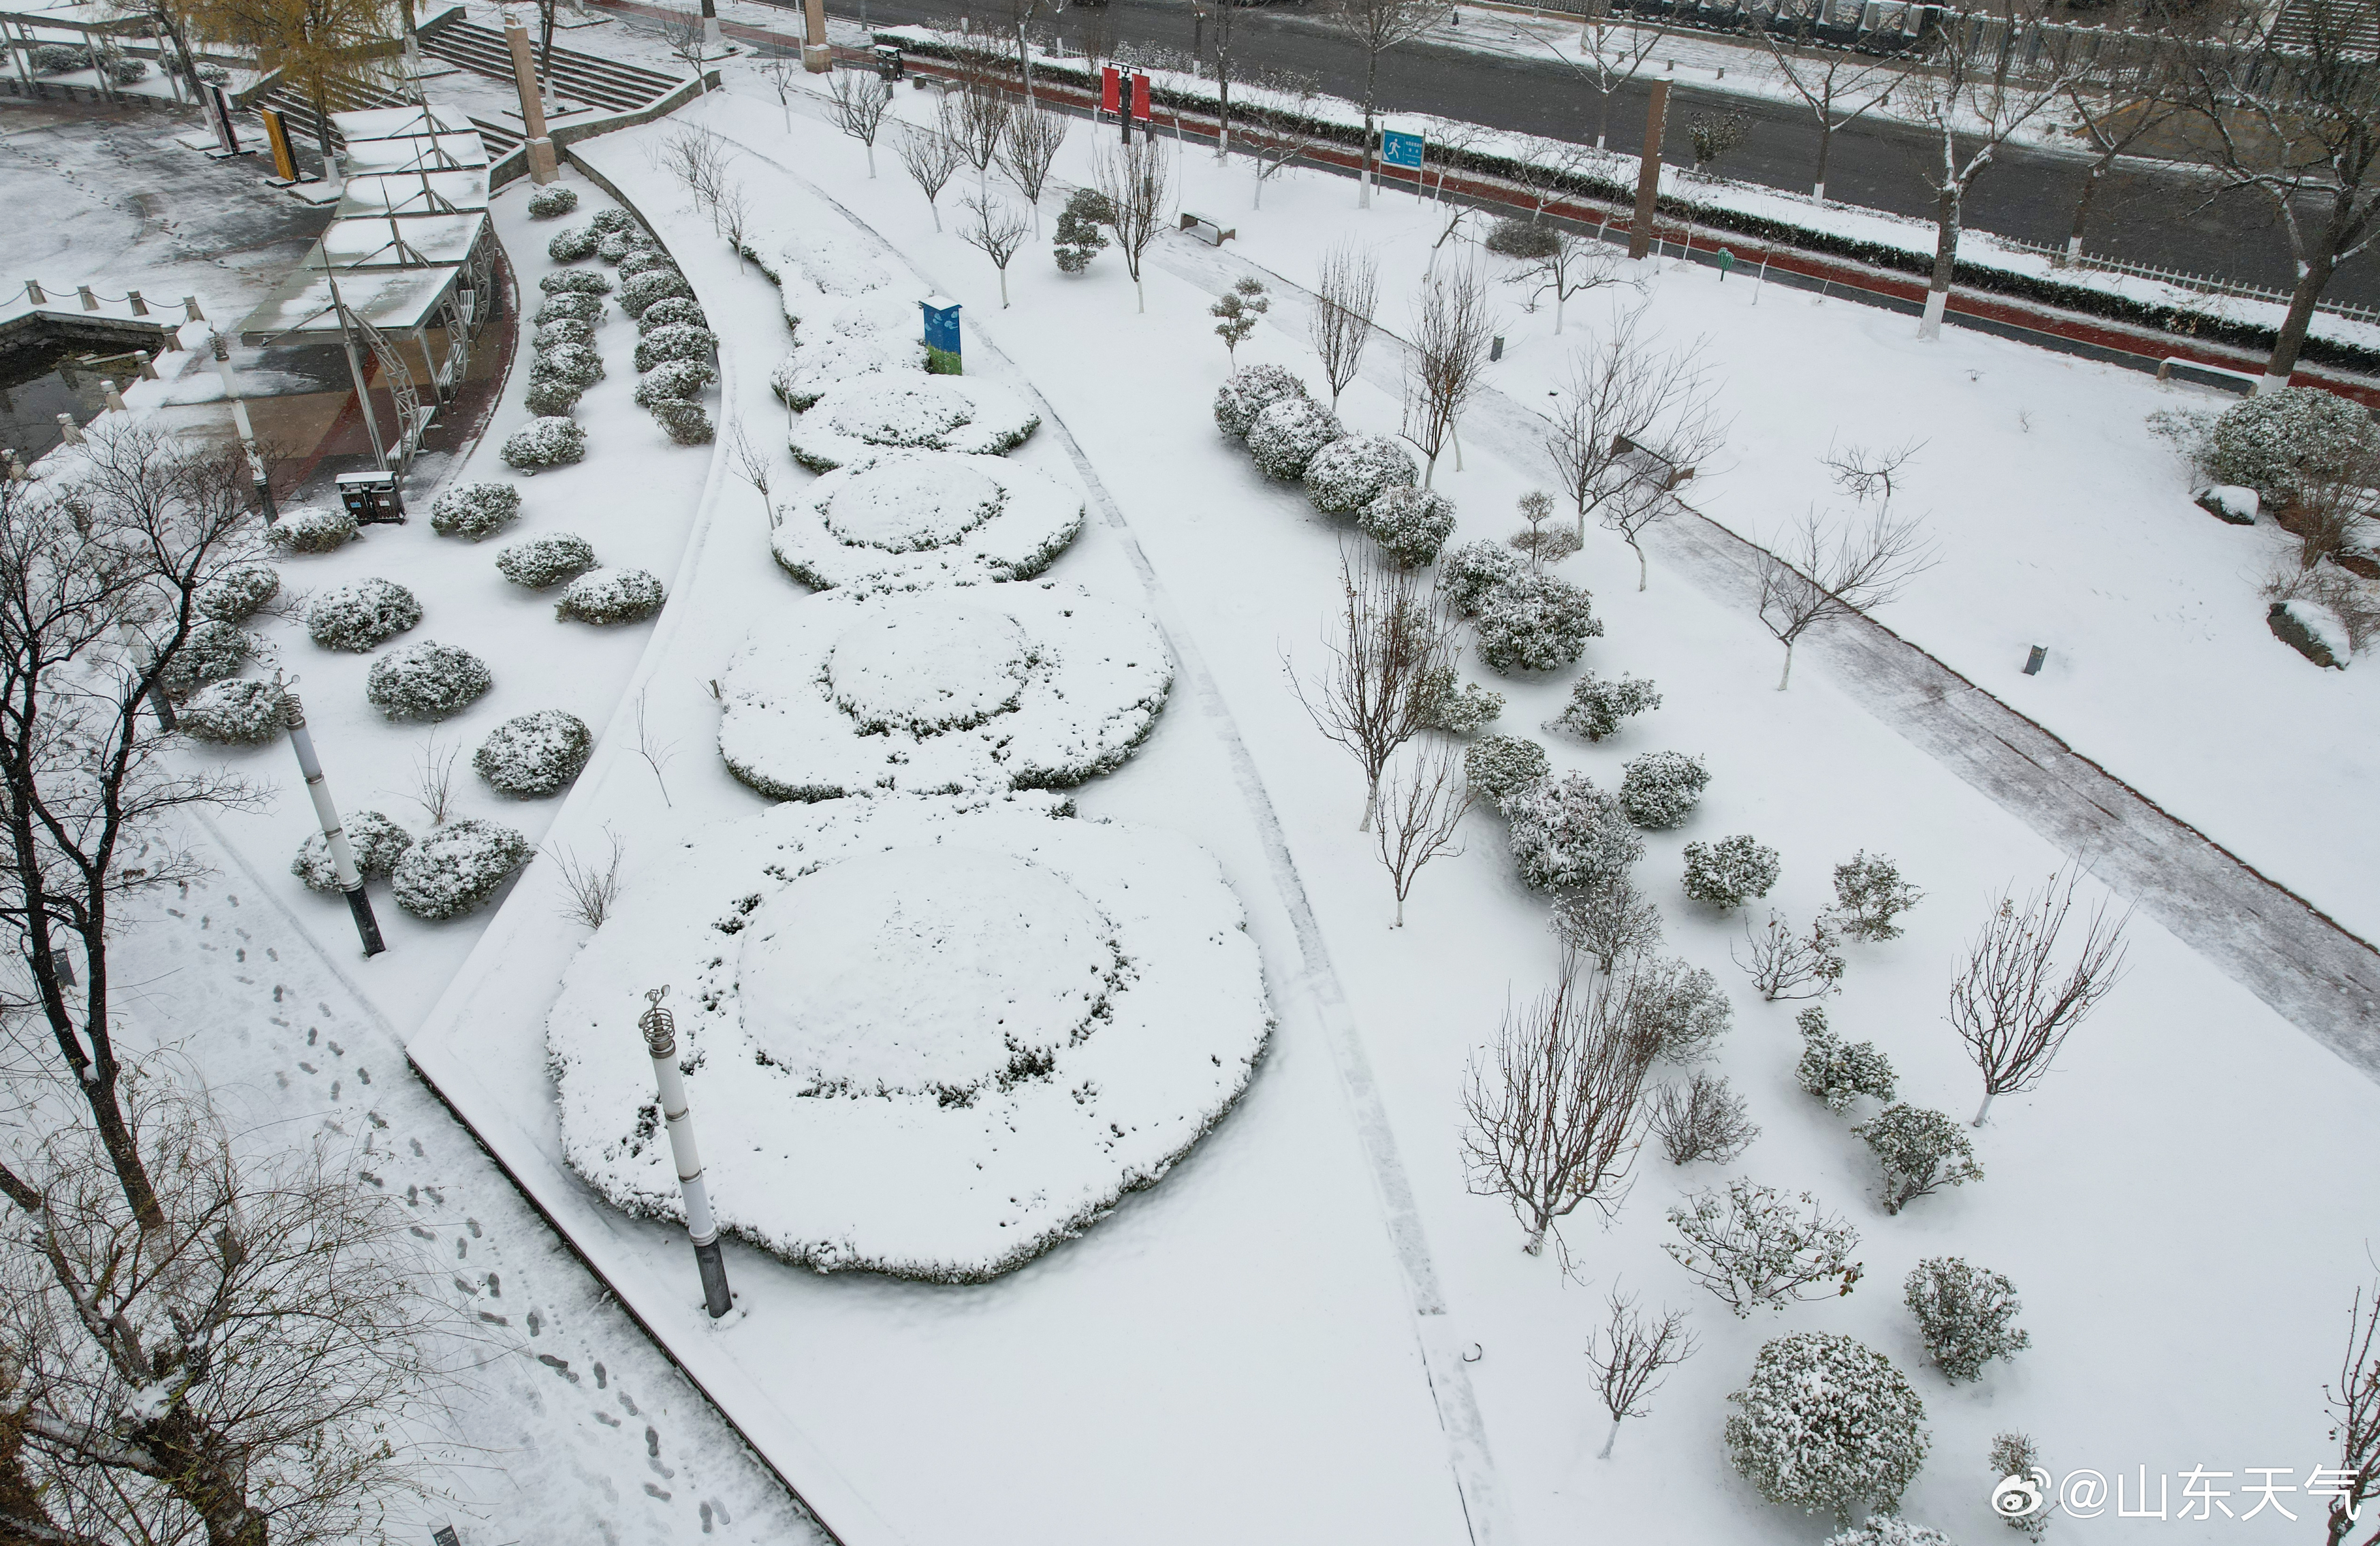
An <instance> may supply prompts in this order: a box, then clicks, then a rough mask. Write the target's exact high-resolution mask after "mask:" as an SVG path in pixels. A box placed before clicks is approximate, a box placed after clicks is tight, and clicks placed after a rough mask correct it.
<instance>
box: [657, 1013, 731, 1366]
mask: <svg viewBox="0 0 2380 1546" xmlns="http://www.w3.org/2000/svg"><path fill="white" fill-rule="evenodd" d="M668 993H669V989H668V987H667V986H662V987H657V988H649V989H647V990H646V992H645V1002H646V1004H647V1005H648V1006H650V1007H649V1008H648V1009H646V1010H645V1012H644V1013H643V1014H641V1015H638V1016H637V1030H639V1031H641V1032H643V1033H645V1050H646V1051H647V1052H649V1053H650V1054H651V1055H652V1059H653V1082H654V1083H655V1084H657V1085H659V1086H660V1087H661V1096H662V1126H664V1127H666V1128H667V1129H669V1141H670V1157H671V1158H672V1159H674V1160H675V1161H676V1162H677V1184H678V1190H680V1191H682V1192H684V1193H685V1194H686V1236H687V1238H690V1239H691V1240H693V1242H694V1266H695V1271H697V1272H698V1273H699V1274H702V1307H703V1308H704V1309H705V1310H709V1311H710V1318H711V1319H712V1320H714V1321H716V1320H718V1319H719V1318H720V1317H721V1316H722V1315H724V1314H726V1313H727V1312H728V1311H729V1310H733V1309H735V1301H734V1299H732V1298H730V1297H729V1296H728V1292H727V1263H726V1262H724V1261H723V1260H722V1259H721V1257H720V1254H719V1222H718V1220H716V1219H714V1218H712V1217H711V1216H710V1190H709V1189H708V1188H707V1187H705V1186H704V1185H703V1182H702V1156H701V1155H700V1154H698V1153H696V1152H695V1147H694V1117H693V1115H692V1114H691V1113H690V1112H688V1111H687V1110H686V1078H685V1076H684V1075H683V1074H681V1073H679V1071H678V1067H677V1021H675V1020H674V1018H672V1016H671V1014H670V1012H669V1011H668V1010H667V1009H662V997H663V996H666V995H667V994H668Z"/></svg>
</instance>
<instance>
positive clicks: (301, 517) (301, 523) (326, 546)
mask: <svg viewBox="0 0 2380 1546" xmlns="http://www.w3.org/2000/svg"><path fill="white" fill-rule="evenodd" d="M355 535H356V518H355V517H354V516H352V515H350V514H348V513H346V509H345V508H344V507H342V506H338V505H333V506H332V507H330V508H329V509H319V508H302V509H297V510H285V511H283V512H282V513H281V519H279V520H278V521H275V522H273V525H269V526H267V527H265V528H264V539H265V540H266V541H267V542H270V543H272V544H273V547H274V548H276V549H277V550H280V551H282V552H285V553H327V552H331V551H333V550H335V549H339V548H344V547H346V545H347V544H348V543H349V542H351V541H353V540H355Z"/></svg>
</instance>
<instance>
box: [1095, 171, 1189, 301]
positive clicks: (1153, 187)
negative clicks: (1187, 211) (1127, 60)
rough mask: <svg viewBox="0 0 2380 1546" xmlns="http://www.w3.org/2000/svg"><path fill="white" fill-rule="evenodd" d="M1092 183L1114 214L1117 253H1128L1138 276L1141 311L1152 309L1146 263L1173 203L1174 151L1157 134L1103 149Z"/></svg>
mask: <svg viewBox="0 0 2380 1546" xmlns="http://www.w3.org/2000/svg"><path fill="white" fill-rule="evenodd" d="M1091 182H1092V184H1093V186H1095V187H1098V189H1099V197H1101V198H1102V199H1106V200H1107V201H1108V207H1109V208H1110V209H1111V210H1112V211H1114V214H1113V217H1112V225H1113V228H1114V231H1115V238H1116V250H1117V251H1119V252H1121V253H1123V266H1124V270H1125V272H1128V273H1130V274H1131V275H1132V291H1133V296H1134V301H1135V308H1136V309H1138V310H1141V311H1147V309H1148V294H1147V291H1146V290H1145V289H1143V288H1142V285H1141V280H1140V260H1141V256H1142V254H1144V253H1146V252H1147V250H1148V244H1149V243H1151V242H1153V241H1155V240H1156V239H1157V233H1158V232H1159V231H1160V229H1162V228H1163V227H1164V224H1165V216H1166V211H1167V209H1168V208H1169V206H1171V205H1172V202H1173V152H1172V151H1169V150H1167V149H1166V148H1165V141H1164V140H1162V139H1158V138H1157V136H1155V135H1154V134H1144V135H1142V136H1141V137H1140V138H1139V139H1135V140H1134V141H1133V142H1132V143H1131V144H1129V145H1119V146H1111V147H1109V148H1107V149H1105V150H1103V151H1099V154H1098V156H1097V157H1096V158H1095V159H1094V160H1093V161H1092V163H1091Z"/></svg>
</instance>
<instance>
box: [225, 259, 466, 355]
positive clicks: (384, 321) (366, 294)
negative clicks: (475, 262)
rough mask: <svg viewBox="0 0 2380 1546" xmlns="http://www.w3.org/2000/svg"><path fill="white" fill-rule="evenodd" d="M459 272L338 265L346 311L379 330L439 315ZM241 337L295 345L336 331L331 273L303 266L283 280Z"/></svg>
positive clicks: (407, 327)
mask: <svg viewBox="0 0 2380 1546" xmlns="http://www.w3.org/2000/svg"><path fill="white" fill-rule="evenodd" d="M460 272H462V271H461V270H460V269H457V268H453V267H447V266H441V267H438V268H432V269H342V270H340V271H339V272H338V286H339V298H340V299H342V300H344V301H345V302H346V307H347V310H348V311H349V312H350V313H352V314H353V315H355V316H358V317H360V318H362V319H363V320H365V321H367V322H370V324H371V325H372V326H374V327H376V328H380V329H382V330H383V331H395V332H411V331H412V330H413V329H415V328H418V327H420V326H422V325H423V324H425V323H427V322H428V321H429V320H431V318H432V317H434V316H435V315H436V314H437V311H438V305H439V302H441V301H443V300H444V299H445V298H446V292H447V291H448V290H449V289H451V288H452V287H453V286H454V284H455V275H456V274H458V273H460ZM239 336H240V342H241V343H243V344H251V345H255V344H297V343H307V342H315V341H320V340H322V339H329V338H336V337H338V336H339V319H338V317H337V315H336V313H335V311H334V308H333V307H332V303H331V277H330V276H329V275H327V274H325V273H323V272H322V271H321V270H320V269H301V270H299V271H298V272H296V273H294V274H292V275H290V276H289V277H288V278H287V279H285V280H283V281H282V282H281V284H280V285H279V286H278V287H276V288H275V289H274V290H273V294H271V295H270V296H266V297H265V298H264V304H263V305H261V306H260V307H258V308H256V309H255V310H253V311H251V312H249V314H248V318H247V320H245V321H242V322H241V323H240V324H239Z"/></svg>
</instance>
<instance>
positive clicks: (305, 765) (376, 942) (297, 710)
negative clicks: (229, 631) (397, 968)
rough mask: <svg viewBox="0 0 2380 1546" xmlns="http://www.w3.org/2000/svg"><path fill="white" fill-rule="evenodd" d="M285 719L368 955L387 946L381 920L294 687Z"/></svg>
mask: <svg viewBox="0 0 2380 1546" xmlns="http://www.w3.org/2000/svg"><path fill="white" fill-rule="evenodd" d="M281 701H282V704H283V707H284V710H285V723H286V724H287V725H288V727H289V744H290V746H291V747H292V748H294V749H295V750H296V751H297V771H299V772H300V773H303V774H304V775H305V776H306V793H307V795H308V796H309V797H310V799H312V801H313V802H314V818H315V819H316V820H317V821H319V822H321V823H322V839H323V841H325V842H326V843H328V844H329V845H330V849H331V873H332V875H333V876H335V877H336V878H337V880H338V883H339V889H340V890H341V891H342V892H343V893H345V894H346V899H347V911H348V912H351V913H353V914H354V915H355V920H356V933H357V935H358V936H360V937H361V938H362V940H363V943H364V955H365V956H366V957H367V958H369V957H371V956H376V955H378V954H380V953H381V952H382V951H383V950H384V949H386V948H388V947H387V946H386V945H383V943H381V937H380V920H379V919H377V918H375V917H373V916H372V905H371V899H370V897H368V896H366V895H364V877H363V872H362V871H360V870H358V869H357V868H356V851H355V848H354V846H353V845H352V844H350V843H349V842H348V841H347V834H346V828H345V827H342V826H341V825H340V822H339V807H338V803H337V802H335V801H334V800H333V799H332V798H331V783H330V780H329V779H325V778H323V777H322V758H320V757H318V756H316V755H314V738H313V736H311V735H310V734H309V733H307V730H306V706H305V705H303V704H301V703H299V702H298V701H297V693H296V691H295V690H294V689H293V690H291V691H288V692H285V693H284V694H282V699H281Z"/></svg>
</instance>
